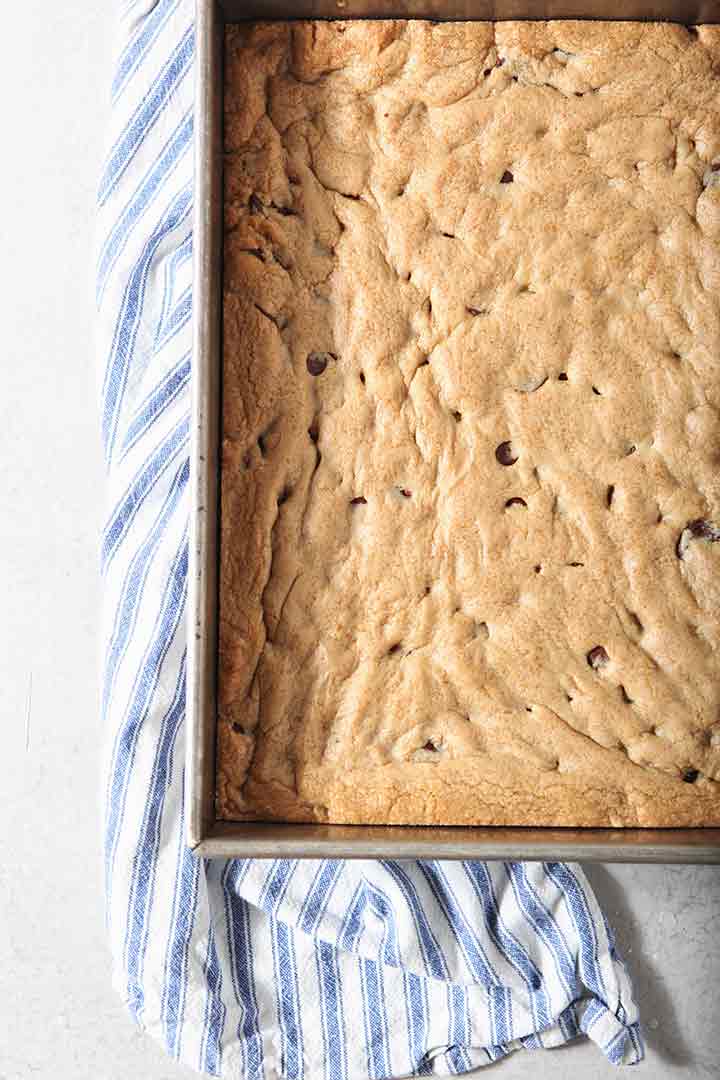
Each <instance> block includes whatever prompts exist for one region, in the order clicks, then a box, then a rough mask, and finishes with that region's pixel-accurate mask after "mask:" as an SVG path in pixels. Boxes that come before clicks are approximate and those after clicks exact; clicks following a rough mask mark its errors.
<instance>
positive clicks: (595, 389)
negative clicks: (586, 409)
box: [592, 386, 602, 397]
mask: <svg viewBox="0 0 720 1080" xmlns="http://www.w3.org/2000/svg"><path fill="white" fill-rule="evenodd" d="M592 392H593V394H597V396H598V397H602V393H601V392H600V390H598V388H597V386H593V388H592Z"/></svg>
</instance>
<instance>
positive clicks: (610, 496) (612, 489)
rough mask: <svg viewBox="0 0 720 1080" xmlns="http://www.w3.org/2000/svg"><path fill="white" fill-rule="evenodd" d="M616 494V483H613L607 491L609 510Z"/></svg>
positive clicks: (606, 501)
mask: <svg viewBox="0 0 720 1080" xmlns="http://www.w3.org/2000/svg"><path fill="white" fill-rule="evenodd" d="M614 495H615V485H614V484H611V485H610V487H609V488H608V489H607V491H606V492H605V505H606V506H607V508H608V510H609V509H610V507H611V506H612V501H613V496H614Z"/></svg>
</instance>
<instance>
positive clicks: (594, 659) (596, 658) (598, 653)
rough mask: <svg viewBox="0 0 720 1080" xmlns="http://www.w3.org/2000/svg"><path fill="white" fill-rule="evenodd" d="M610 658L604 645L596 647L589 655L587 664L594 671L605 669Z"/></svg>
mask: <svg viewBox="0 0 720 1080" xmlns="http://www.w3.org/2000/svg"><path fill="white" fill-rule="evenodd" d="M609 659H610V657H609V656H608V654H607V653H606V651H605V649H604V648H603V646H602V645H595V646H594V647H593V648H592V649H591V650H590V652H589V653H588V654H587V662H588V664H589V665H590V667H591V668H593V670H594V671H597V669H598V668H601V667H604V666H605V664H607V663H608V661H609Z"/></svg>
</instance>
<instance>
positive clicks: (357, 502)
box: [350, 495, 367, 506]
mask: <svg viewBox="0 0 720 1080" xmlns="http://www.w3.org/2000/svg"><path fill="white" fill-rule="evenodd" d="M366 503H367V499H366V498H365V497H364V496H363V495H356V496H355V498H354V499H351V500H350V505H351V506H364V505H365V504H366Z"/></svg>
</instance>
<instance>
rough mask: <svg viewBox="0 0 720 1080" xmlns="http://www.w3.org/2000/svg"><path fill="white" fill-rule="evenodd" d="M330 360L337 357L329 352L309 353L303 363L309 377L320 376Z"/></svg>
mask: <svg viewBox="0 0 720 1080" xmlns="http://www.w3.org/2000/svg"><path fill="white" fill-rule="evenodd" d="M330 360H337V356H334V355H333V353H329V352H311V353H308V358H307V360H306V361H305V363H306V364H307V369H308V371H309V372H310V374H311V375H322V373H323V371H324V370H325V368H326V367H327V366H328V362H329V361H330Z"/></svg>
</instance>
